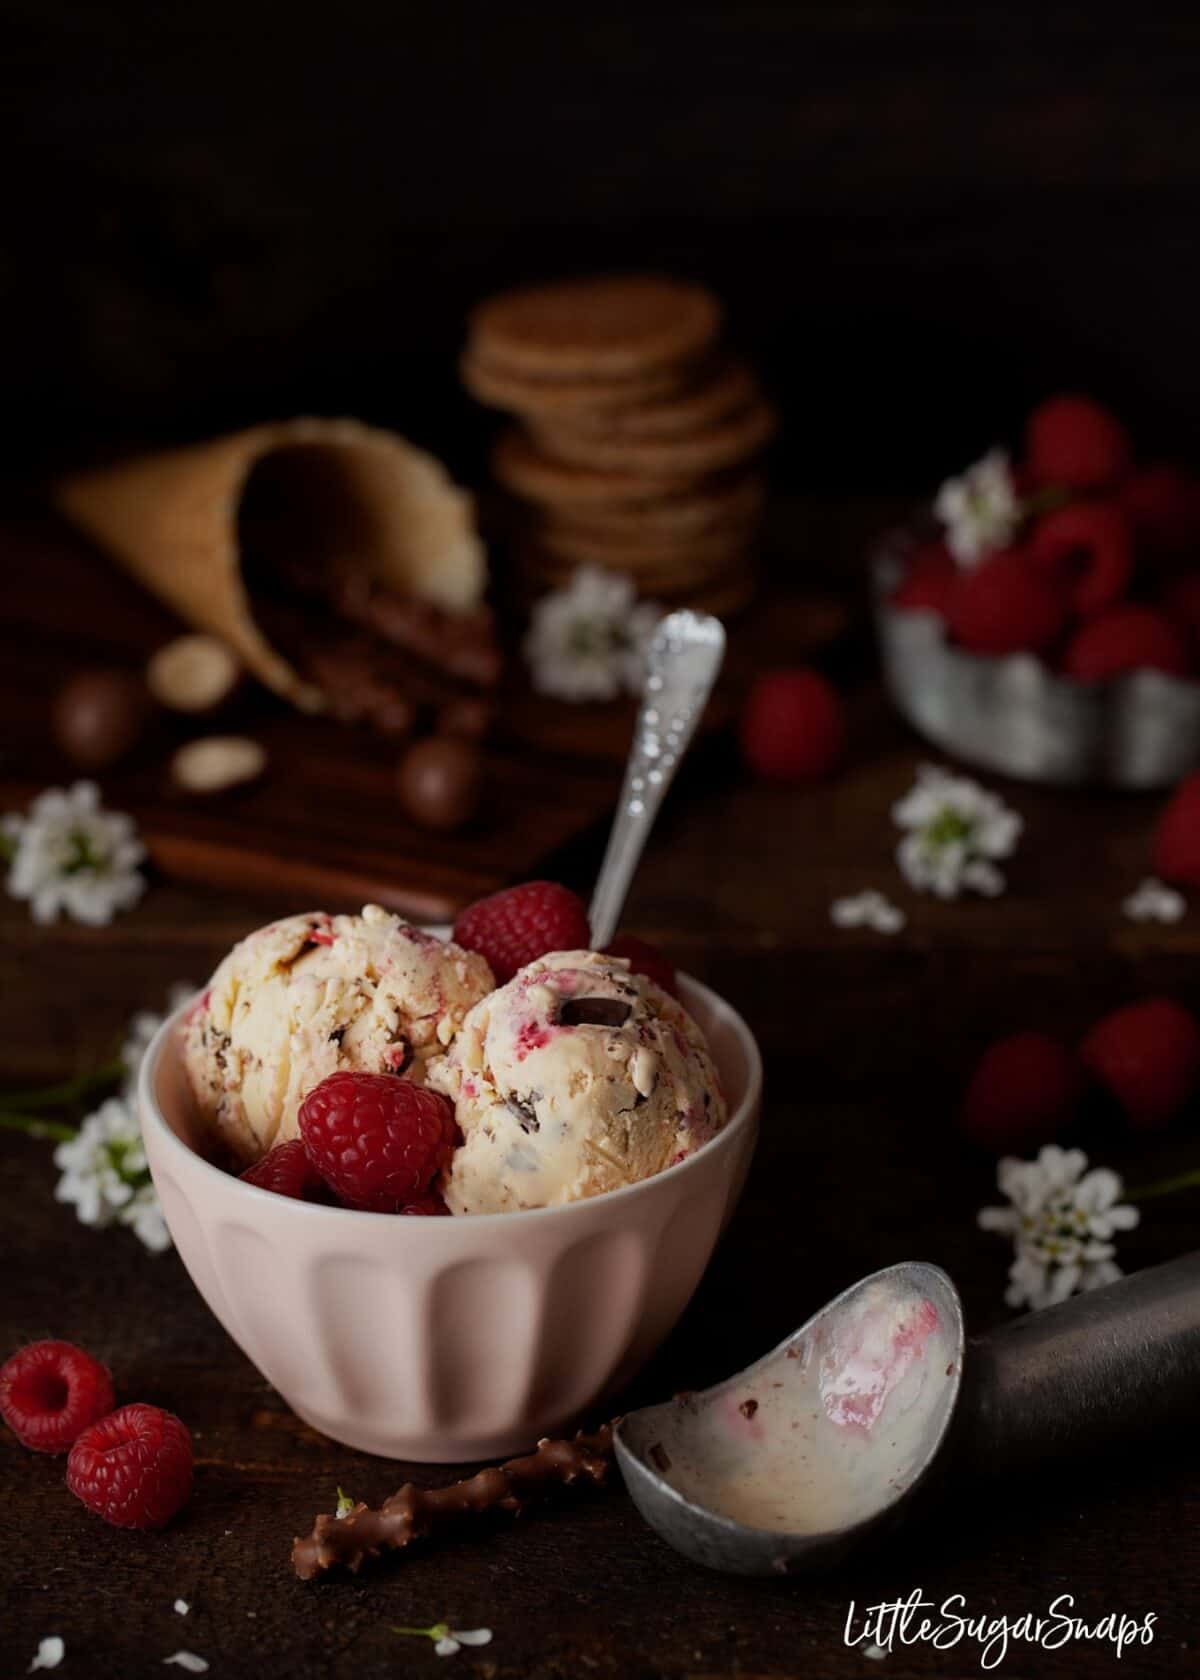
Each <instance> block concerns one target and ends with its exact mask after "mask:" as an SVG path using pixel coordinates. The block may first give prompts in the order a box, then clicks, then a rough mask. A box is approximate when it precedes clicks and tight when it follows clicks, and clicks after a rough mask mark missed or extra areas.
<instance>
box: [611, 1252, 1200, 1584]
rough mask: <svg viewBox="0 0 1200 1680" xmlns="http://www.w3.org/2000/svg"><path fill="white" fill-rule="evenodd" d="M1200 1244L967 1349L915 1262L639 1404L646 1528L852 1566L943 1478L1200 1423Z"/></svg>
mask: <svg viewBox="0 0 1200 1680" xmlns="http://www.w3.org/2000/svg"><path fill="white" fill-rule="evenodd" d="M1198 1406H1200V1252H1197V1253H1194V1254H1188V1255H1185V1256H1184V1257H1183V1258H1182V1259H1179V1260H1172V1261H1169V1262H1168V1263H1167V1264H1166V1265H1163V1266H1155V1267H1152V1268H1150V1269H1149V1270H1146V1271H1142V1272H1137V1273H1135V1274H1134V1275H1133V1276H1132V1277H1127V1278H1122V1279H1121V1280H1120V1281H1119V1282H1117V1283H1113V1284H1109V1285H1108V1286H1107V1287H1106V1288H1103V1289H1098V1290H1095V1291H1093V1292H1092V1293H1090V1294H1086V1295H1080V1296H1077V1297H1075V1298H1074V1299H1073V1300H1070V1301H1066V1302H1064V1303H1063V1304H1062V1305H1060V1306H1057V1307H1049V1308H1047V1309H1045V1310H1044V1311H1041V1312H1037V1313H1030V1314H1029V1315H1028V1316H1026V1317H1024V1318H1019V1319H1016V1320H1014V1321H1013V1322H1012V1323H1010V1324H1006V1325H1004V1326H1002V1327H1001V1328H1000V1329H998V1330H994V1331H992V1332H990V1333H989V1334H988V1335H986V1336H980V1337H976V1338H973V1339H971V1340H967V1338H966V1336H965V1333H964V1329H963V1317H962V1307H961V1303H960V1301H959V1297H958V1292H957V1290H956V1289H955V1287H954V1285H953V1283H952V1282H951V1281H950V1279H949V1278H948V1277H947V1276H946V1274H945V1272H943V1271H941V1270H940V1269H939V1268H938V1267H936V1266H930V1265H927V1264H925V1263H924V1262H921V1261H906V1262H903V1263H902V1264H900V1265H897V1266H890V1267H888V1268H887V1270H885V1271H882V1272H876V1273H874V1275H873V1276H871V1277H868V1278H864V1279H863V1280H862V1281H861V1282H860V1283H856V1284H854V1285H853V1286H852V1287H851V1288H850V1289H847V1290H845V1291H844V1292H843V1293H842V1294H841V1295H839V1296H837V1298H836V1299H835V1300H833V1301H831V1302H829V1304H828V1305H827V1306H825V1307H823V1308H822V1309H821V1311H820V1312H818V1313H817V1314H816V1315H815V1316H814V1317H812V1318H811V1319H809V1321H808V1322H807V1323H806V1324H804V1325H803V1326H802V1327H801V1328H800V1329H799V1330H797V1331H796V1332H795V1333H794V1334H793V1335H791V1336H789V1337H788V1339H787V1340H786V1341H785V1342H782V1343H781V1344H780V1345H779V1346H778V1347H777V1348H775V1349H774V1351H773V1352H771V1353H768V1354H767V1355H766V1356H765V1358H763V1359H760V1360H759V1361H758V1362H757V1363H756V1364H754V1365H751V1366H750V1367H749V1368H748V1369H747V1370H745V1371H742V1372H740V1373H739V1374H738V1375H736V1376H733V1377H730V1378H729V1379H728V1380H727V1381H725V1382H723V1383H719V1384H718V1385H717V1386H716V1387H715V1388H710V1389H706V1390H704V1391H703V1392H702V1393H699V1394H695V1395H681V1396H678V1397H676V1399H674V1400H671V1401H668V1402H666V1403H665V1404H663V1405H659V1406H649V1407H646V1408H644V1409H643V1410H641V1411H637V1412H631V1413H630V1414H629V1415H628V1416H627V1417H626V1418H625V1419H624V1421H623V1422H622V1423H621V1425H620V1427H619V1429H618V1431H617V1434H616V1454H617V1461H618V1463H619V1465H620V1467H621V1473H622V1475H623V1476H624V1478H625V1482H626V1485H627V1486H628V1488H629V1491H630V1493H631V1494H632V1496H633V1499H634V1502H635V1504H636V1505H637V1507H638V1509H639V1510H640V1511H641V1513H642V1515H643V1516H644V1517H645V1518H646V1521H647V1522H648V1523H650V1525H651V1526H652V1527H653V1528H655V1529H656V1530H657V1531H658V1533H659V1534H661V1535H662V1536H663V1538H664V1539H665V1540H668V1541H669V1542H670V1543H671V1545H673V1546H674V1547H675V1548H676V1550H678V1551H680V1552H683V1553H684V1554H685V1556H687V1557H690V1558H693V1559H694V1560H695V1561H696V1562H698V1563H704V1564H708V1565H710V1566H711V1567H713V1568H715V1569H724V1570H729V1571H732V1572H734V1573H736V1574H741V1575H766V1574H775V1573H791V1572H796V1573H800V1572H803V1571H805V1570H808V1569H815V1568H819V1567H825V1566H828V1565H830V1564H832V1563H836V1562H837V1561H838V1560H839V1559H840V1558H841V1557H842V1556H844V1555H845V1554H846V1553H847V1552H849V1551H850V1550H851V1549H852V1548H853V1546H854V1545H855V1543H856V1542H857V1541H859V1540H861V1539H863V1538H865V1537H866V1536H867V1535H868V1534H869V1533H870V1532H871V1531H872V1530H875V1529H877V1528H878V1527H880V1526H881V1525H882V1524H883V1523H884V1522H890V1521H892V1520H893V1519H895V1518H896V1517H897V1516H899V1515H900V1514H901V1513H902V1511H903V1509H904V1508H905V1506H906V1505H907V1502H908V1500H909V1498H910V1496H911V1495H912V1494H913V1493H914V1491H915V1490H916V1489H917V1488H918V1487H919V1486H920V1485H921V1484H922V1483H924V1482H926V1481H927V1480H929V1479H930V1478H931V1476H932V1475H933V1473H934V1472H935V1471H936V1472H937V1473H938V1475H939V1476H940V1475H942V1474H943V1473H946V1474H948V1475H955V1476H957V1475H960V1474H961V1475H966V1476H972V1477H995V1476H1007V1475H1010V1474H1012V1473H1014V1472H1019V1471H1023V1470H1027V1469H1030V1468H1032V1467H1034V1466H1036V1465H1041V1464H1057V1463H1060V1462H1064V1461H1066V1460H1068V1459H1073V1458H1077V1457H1080V1456H1085V1455H1087V1454H1090V1453H1094V1452H1098V1451H1100V1450H1101V1449H1103V1448H1105V1447H1108V1446H1111V1445H1112V1444H1113V1443H1114V1442H1116V1441H1118V1440H1124V1439H1129V1438H1132V1437H1134V1436H1135V1435H1140V1434H1151V1433H1152V1434H1159V1433H1161V1432H1163V1431H1165V1430H1167V1429H1169V1428H1171V1427H1174V1426H1176V1425H1178V1424H1182V1423H1187V1424H1190V1425H1192V1426H1194V1423H1195V1418H1196V1412H1197V1407H1198Z"/></svg>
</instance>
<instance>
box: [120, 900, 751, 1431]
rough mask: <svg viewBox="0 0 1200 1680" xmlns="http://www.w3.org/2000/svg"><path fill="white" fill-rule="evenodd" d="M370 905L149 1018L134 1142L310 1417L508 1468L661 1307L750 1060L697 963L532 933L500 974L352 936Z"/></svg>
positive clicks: (716, 1213)
mask: <svg viewBox="0 0 1200 1680" xmlns="http://www.w3.org/2000/svg"><path fill="white" fill-rule="evenodd" d="M518 890H520V889H518ZM540 903H541V906H542V910H544V909H545V907H546V903H547V899H546V895H545V894H542V895H540ZM503 908H504V915H503V917H502V918H501V923H500V926H501V929H502V931H503V936H504V939H506V940H509V941H510V947H508V948H513V949H515V947H511V938H512V934H513V929H514V927H516V926H517V924H518V922H520V920H521V919H520V917H514V914H513V911H514V906H513V905H512V904H508V905H506V906H504V907H503ZM519 908H520V906H519V905H518V906H516V909H518V910H519ZM551 908H552V909H553V907H551ZM562 908H563V907H562V906H561V905H559V906H558V908H557V909H553V914H552V915H551V916H550V919H549V921H548V922H547V923H546V925H544V926H543V929H542V933H541V936H540V937H541V939H542V940H543V941H544V940H546V939H554V938H556V937H561V935H560V934H559V929H560V928H563V929H565V928H566V927H567V926H568V921H567V919H565V918H563V917H561V916H560V911H561V910H562ZM538 913H539V915H540V914H541V913H542V912H541V910H539V912H538ZM366 917H367V912H364V916H363V917H327V918H321V917H316V916H313V917H309V918H294V919H290V921H289V923H285V924H275V925H274V928H273V929H269V930H263V931H262V934H260V936H258V937H259V939H260V944H261V946H262V947H264V949H260V950H258V951H254V950H252V951H251V952H250V953H249V954H248V956H247V953H246V952H245V951H244V950H242V954H241V956H240V957H238V958H237V961H236V962H233V963H232V966H233V973H232V976H231V974H230V972H229V970H226V971H225V972H224V973H222V969H223V968H224V966H225V965H222V968H219V969H218V971H217V975H216V976H214V982H213V985H212V986H211V987H210V988H209V990H208V991H207V992H206V993H204V994H201V996H200V997H199V998H198V999H196V1000H194V1001H193V1003H192V1004H191V1005H189V1006H187V1007H186V1008H185V1009H184V1010H182V1011H180V1012H179V1014H178V1015H177V1016H176V1017H174V1018H173V1019H172V1020H171V1021H168V1022H167V1023H166V1025H165V1026H164V1027H163V1029H162V1031H161V1032H160V1034H159V1036H158V1038H157V1040H156V1042H155V1044H154V1045H153V1046H152V1048H151V1051H150V1053H149V1055H148V1056H147V1058H146V1061H145V1064H144V1067H143V1071H142V1076H141V1082H140V1090H139V1102H140V1107H141V1114H142V1128H143V1134H144V1136H145V1140H146V1151H147V1157H148V1159H149V1163H150V1167H151V1170H152V1172H153V1174H154V1179H155V1183H156V1186H157V1188H158V1192H159V1196H160V1198H161V1200H162V1205H163V1212H164V1214H165V1216H166V1219H167V1223H168V1225H169V1226H170V1229H171V1233H172V1236H173V1238H174V1240H175V1243H176V1246H177V1247H178V1249H179V1251H180V1254H181V1256H182V1258H183V1260H184V1263H185V1265H186V1266H187V1268H188V1270H189V1272H190V1273H191V1275H192V1278H193V1280H194V1282H195V1283H196V1285H197V1287H198V1289H199V1290H200V1293H201V1294H202V1295H203V1296H204V1298H205V1300H206V1301H207V1302H208V1304H209V1306H210V1307H211V1308H212V1310H213V1312H214V1313H215V1314H216V1316H217V1317H218V1318H219V1319H220V1320H221V1322H222V1324H223V1325H224V1326H225V1328H226V1329H227V1330H228V1331H229V1333H230V1334H231V1335H232V1336H233V1338H234V1340H235V1341H237V1342H238V1344H239V1345H240V1346H241V1347H242V1349H243V1350H244V1351H245V1352H246V1353H247V1355H248V1356H249V1357H250V1358H251V1359H252V1360H253V1361H254V1363H255V1364H256V1365H257V1366H258V1368H259V1369H260V1370H261V1371H262V1372H263V1374H264V1375H265V1376H266V1377H267V1378H268V1380H269V1381H270V1382H272V1383H273V1384H274V1386H275V1387H276V1388H277V1389H278V1390H279V1392H280V1393H281V1394H282V1395H283V1397H284V1399H285V1400H286V1401H287V1402H288V1403H289V1405H291V1406H292V1407H293V1409H294V1410H295V1411H296V1412H297V1413H298V1414H299V1415H300V1416H301V1417H302V1418H303V1419H304V1420H305V1421H306V1422H308V1423H310V1424H312V1425H313V1426H314V1427H316V1428H318V1429H320V1430H322V1431H323V1432H324V1433H326V1434H328V1435H331V1436H332V1437H334V1438H335V1439H337V1440H340V1441H343V1442H345V1443H346V1444H348V1445H350V1446H354V1447H358V1448H361V1449H363V1450H365V1451H370V1452H375V1453H379V1454H381V1455H383V1456H385V1457H392V1458H404V1459H412V1460H417V1461H424V1462H438V1461H453V1460H464V1459H483V1458H491V1457H497V1456H504V1455H506V1454H508V1453H510V1452H513V1451H516V1450H519V1449H522V1448H524V1447H527V1446H529V1445H531V1444H532V1443H533V1442H534V1441H535V1440H537V1439H538V1438H539V1437H541V1436H543V1435H547V1434H553V1433H556V1432H561V1430H562V1429H564V1428H565V1427H567V1426H568V1425H569V1424H570V1423H571V1422H572V1421H573V1420H575V1419H576V1418H578V1417H579V1416H580V1415H581V1414H582V1413H584V1412H585V1411H587V1410H588V1409H589V1408H591V1407H593V1406H594V1405H595V1404H596V1403H597V1401H599V1400H600V1399H601V1398H602V1397H603V1396H605V1395H607V1394H610V1393H612V1392H614V1391H615V1390H616V1389H618V1388H619V1387H620V1386H621V1385H622V1384H623V1383H624V1382H625V1381H627V1380H628V1379H629V1378H630V1377H631V1376H632V1375H633V1373H634V1372H635V1371H636V1370H637V1369H638V1367H639V1366H640V1365H641V1364H642V1363H643V1362H644V1361H645V1360H646V1359H647V1358H648V1357H649V1355H650V1354H651V1353H652V1352H653V1351H654V1349H655V1348H656V1347H657V1346H658V1344H659V1343H660V1342H661V1341H662V1339H663V1338H664V1337H665V1336H666V1334H667V1333H668V1331H669V1330H670V1329H671V1327H672V1326H673V1325H674V1323H675V1321H676V1320H677V1319H678V1317H679V1315H680V1313H681V1312H682V1311H683V1309H684V1307H685V1306H686V1304H687V1302H688V1300H689V1298H690V1297H691V1295H692V1292H693V1291H694V1289H695V1287H696V1285H697V1284H698V1283H699V1280H700V1277H701V1275H702V1274H703V1272H704V1269H705V1267H706V1266H707V1264H708V1261H709V1258H710V1256H711V1254H712V1251H713V1248H714V1246H715V1244H716V1241H717V1238H718V1236H719V1235H720V1232H721V1229H722V1227H723V1225H724V1223H725V1221H726V1219H727V1218H728V1215H729V1213H730V1212H731V1211H732V1208H733V1206H734V1204H735V1202H736V1200H737V1197H738V1195H739V1193H740V1190H741V1186H742V1183H743V1181H744V1178H745V1174H746V1171H747V1169H748V1166H749V1160H750V1155H751V1151H752V1148H753V1143H754V1138H755V1134H756V1130H757V1124H758V1114H759V1104H760V1096H761V1067H760V1061H759V1056H758V1050H757V1047H756V1045H755V1042H754V1039H753V1037H752V1035H751V1033H750V1032H749V1030H748V1028H747V1027H746V1025H745V1023H744V1022H743V1021H742V1020H741V1018H740V1017H739V1016H738V1015H737V1014H736V1013H735V1012H734V1010H733V1009H731V1008H730V1006H729V1005H728V1004H726V1003H725V1002H724V1001H723V1000H722V999H721V998H719V997H717V996H716V995H715V994H714V993H712V992H711V991H709V990H708V989H707V988H706V987H704V986H701V985H700V984H699V983H698V982H696V981H694V980H691V979H689V978H688V977H687V976H686V975H681V976H679V977H678V982H677V983H678V991H679V999H678V1001H677V1000H676V999H674V998H672V997H671V996H670V995H669V994H667V993H666V992H664V991H663V990H662V989H661V988H660V987H659V986H658V985H657V984H656V983H655V981H654V980H652V979H650V978H648V977H647V976H644V975H640V974H637V973H636V972H635V971H634V969H633V968H632V967H631V966H630V965H629V964H628V962H627V961H626V960H625V959H623V958H619V957H613V956H606V955H603V954H601V953H596V952H591V951H586V950H577V951H572V952H567V953H563V952H558V953H553V954H550V953H548V952H547V950H546V947H545V945H543V948H542V953H541V954H540V955H534V956H533V957H532V959H531V960H527V961H526V962H525V963H524V966H523V967H521V968H519V969H518V970H517V972H516V973H515V974H514V975H513V976H512V978H511V979H509V980H507V981H506V982H505V984H504V985H503V986H501V987H493V986H492V985H491V978H492V977H491V975H490V972H489V973H488V975H487V978H486V979H484V978H483V975H482V973H481V969H480V966H479V963H480V962H482V963H483V968H484V969H486V960H484V959H482V958H480V957H479V953H477V952H469V951H466V950H465V949H464V948H463V947H460V946H458V945H456V944H454V943H453V942H451V941H449V940H443V939H441V938H439V937H438V936H437V935H436V934H434V933H431V932H429V931H428V930H421V929H410V928H409V927H408V924H405V923H402V922H400V921H399V918H396V917H388V916H387V915H386V913H385V912H382V911H379V912H377V913H375V912H372V914H371V916H370V918H369V920H370V924H371V925H372V933H371V935H370V938H369V940H367V941H366V943H365V944H364V943H363V938H364V933H363V927H362V926H361V925H360V924H362V923H363V922H364V918H366ZM536 919H537V918H536V917H531V918H529V925H530V926H532V924H533V922H534V921H536ZM291 923H296V924H299V925H295V926H292V925H291ZM306 923H307V924H308V927H307V931H306V928H305V925H304V924H306ZM486 924H487V918H485V930H484V933H483V934H482V935H480V937H479V942H480V943H481V944H484V943H486V939H487V934H488V931H489V927H488V925H486ZM585 925H586V924H585ZM281 928H286V929H287V930H288V932H287V937H286V938H285V937H284V936H283V935H282V934H281V933H280V931H279V930H280V929H281ZM492 930H493V931H494V924H493V925H492ZM314 931H315V932H316V933H319V934H321V935H322V938H321V939H319V940H315V941H314V940H312V939H311V937H310V936H311V935H312V933H313V932H314ZM458 931H459V932H460V934H462V932H463V930H462V925H461V923H460V926H459V929H458ZM526 931H527V930H526ZM253 937H254V936H252V939H253ZM463 937H474V935H473V934H472V924H471V923H470V922H468V924H467V928H466V932H465V934H463ZM521 937H522V938H524V937H525V932H524V931H522V933H521ZM574 937H578V928H577V924H576V931H575V934H574ZM343 940H344V941H345V945H344V952H345V955H344V957H338V958H337V961H336V962H335V960H334V955H335V954H337V953H338V947H339V945H341V944H342V943H343ZM246 943H250V942H244V944H246ZM266 948H269V950H270V952H272V953H273V955H272V956H271V957H270V960H265V959H266V956H267V949H266ZM498 948H499V947H497V946H494V947H493V949H498ZM241 949H242V948H239V950H241ZM414 951H415V952H416V953H418V957H419V960H417V961H416V962H415V963H414V960H413V957H412V953H413V952H414ZM364 952H365V953H366V958H365V966H364ZM517 954H519V955H520V956H521V957H523V958H527V959H528V958H530V950H529V948H528V947H527V946H524V945H522V946H521V947H520V949H519V951H518V952H517ZM234 955H235V953H231V958H227V959H226V962H227V963H230V962H232V959H233V957H234ZM476 959H478V960H476ZM339 963H340V964H341V966H338V965H339ZM251 972H253V973H254V974H255V975H256V976H257V978H258V984H259V988H260V991H261V990H265V994H266V995H265V997H264V996H263V995H256V991H255V988H254V987H252V986H246V987H245V989H244V988H243V982H245V981H246V979H247V976H248V975H249V974H250V973H251ZM405 976H408V978H405ZM413 986H415V987H416V992H415V993H414V992H413V990H412V988H413ZM469 992H475V993H476V994H477V995H476V996H474V997H473V999H470V1000H468V996H467V994H468V993H469ZM227 1006H228V1007H227ZM251 1017H252V1018H253V1019H252V1020H251V1019H250V1018H251ZM399 1039H403V1040H404V1041H405V1043H406V1044H408V1045H409V1046H410V1049H411V1053H409V1054H407V1055H406V1056H401V1057H395V1056H393V1055H392V1052H393V1050H394V1049H395V1045H396V1041H398V1040H399ZM297 1143H299V1144H300V1145H301V1147H302V1150H303V1152H304V1154H303V1159H302V1158H301V1156H300V1155H299V1154H298V1152H297V1150H296V1148H295V1145H296V1144H297ZM222 1152H224V1159H225V1162H226V1163H227V1164H228V1165H229V1167H230V1168H231V1169H232V1170H225V1166H224V1165H223V1164H222V1163H221V1159H220V1157H221V1154H222ZM272 1157H275V1158H276V1159H275V1160H274V1161H272ZM268 1164H269V1165H268ZM314 1172H315V1177H314V1176H312V1175H313V1173H314ZM239 1173H241V1174H242V1175H243V1176H239ZM318 1181H319V1182H318ZM321 1185H323V1186H324V1189H323V1190H322V1189H321ZM345 1203H352V1204H355V1205H349V1206H348V1205H338V1204H345ZM376 1208H379V1209H386V1210H387V1211H372V1209H376ZM431 1216H437V1217H431Z"/></svg>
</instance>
